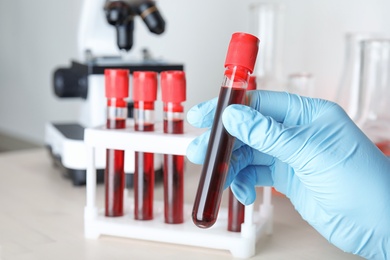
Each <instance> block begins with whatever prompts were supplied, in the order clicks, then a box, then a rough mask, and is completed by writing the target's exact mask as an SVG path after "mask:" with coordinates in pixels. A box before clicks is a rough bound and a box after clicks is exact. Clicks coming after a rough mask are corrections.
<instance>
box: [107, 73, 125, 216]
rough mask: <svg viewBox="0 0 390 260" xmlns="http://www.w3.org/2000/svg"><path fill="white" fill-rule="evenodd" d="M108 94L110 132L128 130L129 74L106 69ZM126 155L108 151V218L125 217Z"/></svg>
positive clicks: (117, 151) (108, 126)
mask: <svg viewBox="0 0 390 260" xmlns="http://www.w3.org/2000/svg"><path fill="white" fill-rule="evenodd" d="M104 76H105V92H106V98H107V123H106V127H107V129H124V128H126V118H127V102H126V101H125V99H126V98H127V97H128V96H129V71H128V70H122V69H106V70H105V71H104ZM124 160H125V151H123V150H115V149H107V152H106V169H105V176H104V182H105V215H106V216H107V217H118V216H123V199H124V197H123V196H124V195H123V194H124V189H125V171H124Z"/></svg>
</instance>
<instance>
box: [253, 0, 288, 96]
mask: <svg viewBox="0 0 390 260" xmlns="http://www.w3.org/2000/svg"><path fill="white" fill-rule="evenodd" d="M284 10H285V6H284V5H283V4H281V3H267V2H259V3H252V4H251V5H250V6H249V20H250V23H249V32H250V33H252V34H253V35H255V36H257V37H259V38H260V39H261V45H260V47H259V54H258V57H257V64H256V66H255V69H254V73H253V74H254V75H256V76H257V81H258V84H257V85H258V88H259V89H268V90H284V88H285V87H284V86H283V85H284V84H283V78H282V73H283V72H282V70H283V68H282V65H283V62H282V60H283V53H282V44H283V34H284V32H283V30H284Z"/></svg>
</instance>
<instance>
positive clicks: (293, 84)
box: [287, 72, 314, 97]
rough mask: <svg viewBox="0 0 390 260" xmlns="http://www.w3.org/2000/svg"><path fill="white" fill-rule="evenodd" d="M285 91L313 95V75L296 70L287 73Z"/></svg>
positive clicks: (307, 95)
mask: <svg viewBox="0 0 390 260" xmlns="http://www.w3.org/2000/svg"><path fill="white" fill-rule="evenodd" d="M287 91H288V92H291V93H294V94H298V95H300V96H306V97H313V96H314V76H313V74H311V73H306V72H298V73H292V74H290V75H288V79H287Z"/></svg>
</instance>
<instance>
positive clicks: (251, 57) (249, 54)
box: [225, 32, 260, 73]
mask: <svg viewBox="0 0 390 260" xmlns="http://www.w3.org/2000/svg"><path fill="white" fill-rule="evenodd" d="M259 43H260V40H259V39H258V38H257V37H256V36H253V35H251V34H248V33H241V32H239V33H233V35H232V38H231V39H230V43H229V47H228V51H227V55H226V60H225V67H227V66H229V65H233V66H234V65H236V66H242V67H244V68H246V69H248V70H249V71H250V73H252V72H253V69H254V67H255V63H256V58H257V52H258V50H259Z"/></svg>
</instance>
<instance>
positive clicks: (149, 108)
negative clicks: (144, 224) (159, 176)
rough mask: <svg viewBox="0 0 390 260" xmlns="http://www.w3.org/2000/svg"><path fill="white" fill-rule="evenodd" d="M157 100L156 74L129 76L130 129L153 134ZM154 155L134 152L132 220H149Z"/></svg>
mask: <svg viewBox="0 0 390 260" xmlns="http://www.w3.org/2000/svg"><path fill="white" fill-rule="evenodd" d="M156 99H157V73H156V72H152V71H135V72H134V73H133V100H134V130H135V131H143V132H150V131H154V102H155V101H156ZM153 199H154V154H153V153H147V152H135V171H134V218H135V219H137V220H151V219H153Z"/></svg>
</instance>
